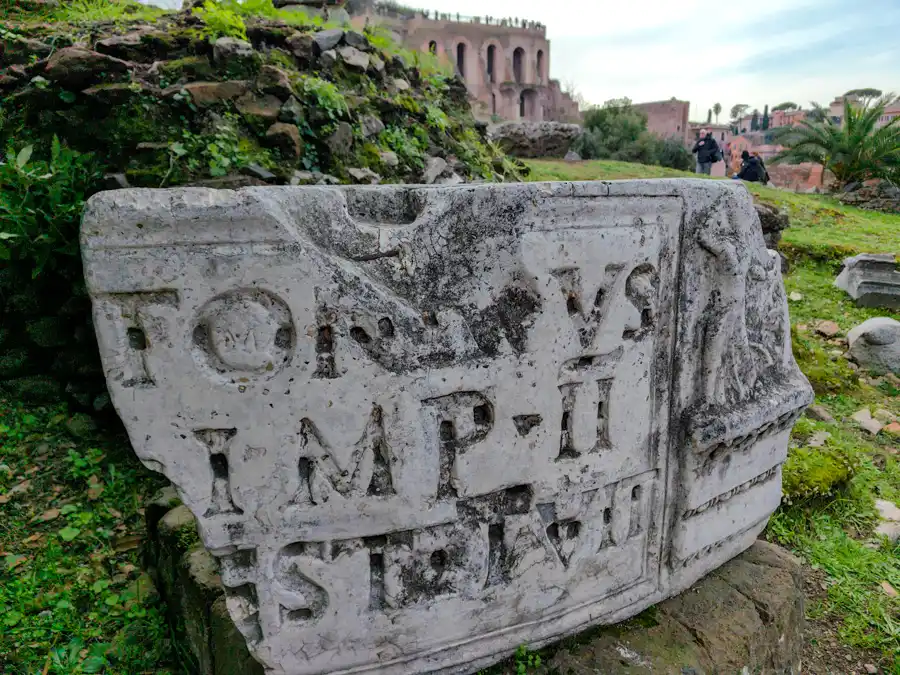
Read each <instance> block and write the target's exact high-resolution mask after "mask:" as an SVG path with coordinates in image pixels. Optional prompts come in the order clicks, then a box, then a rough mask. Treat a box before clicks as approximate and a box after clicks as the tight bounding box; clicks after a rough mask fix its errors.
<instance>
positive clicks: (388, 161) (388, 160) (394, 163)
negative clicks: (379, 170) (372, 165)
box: [378, 150, 400, 169]
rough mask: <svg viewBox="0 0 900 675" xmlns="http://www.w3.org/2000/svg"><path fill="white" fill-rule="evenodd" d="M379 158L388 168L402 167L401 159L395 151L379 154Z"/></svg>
mask: <svg viewBox="0 0 900 675" xmlns="http://www.w3.org/2000/svg"><path fill="white" fill-rule="evenodd" d="M378 156H379V157H380V158H381V163H382V164H384V165H385V166H386V167H388V168H391V169H393V168H396V167H398V166H400V158H399V157H398V156H397V153H396V152H394V151H393V150H384V151H383V152H379V153H378Z"/></svg>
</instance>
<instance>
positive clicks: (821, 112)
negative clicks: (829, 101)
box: [806, 101, 828, 122]
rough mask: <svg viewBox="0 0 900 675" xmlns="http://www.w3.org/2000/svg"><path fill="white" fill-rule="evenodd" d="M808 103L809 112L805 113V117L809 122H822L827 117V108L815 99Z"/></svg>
mask: <svg viewBox="0 0 900 675" xmlns="http://www.w3.org/2000/svg"><path fill="white" fill-rule="evenodd" d="M809 105H810V109H809V112H807V113H806V119H808V120H809V121H810V122H824V121H825V120H827V119H828V108H825V107H824V106H822V105H820V104H818V103H816V102H815V101H810V102H809Z"/></svg>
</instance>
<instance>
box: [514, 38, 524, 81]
mask: <svg viewBox="0 0 900 675" xmlns="http://www.w3.org/2000/svg"><path fill="white" fill-rule="evenodd" d="M524 67H525V50H524V49H522V48H521V47H516V50H515V51H514V52H513V77H514V78H515V80H516V82H518V83H520V84H521V83H522V76H523V69H524Z"/></svg>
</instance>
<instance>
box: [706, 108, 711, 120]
mask: <svg viewBox="0 0 900 675" xmlns="http://www.w3.org/2000/svg"><path fill="white" fill-rule="evenodd" d="M706 123H707V124H712V108H710V109H709V110H707V111H706Z"/></svg>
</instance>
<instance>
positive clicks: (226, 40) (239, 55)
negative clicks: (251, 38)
mask: <svg viewBox="0 0 900 675" xmlns="http://www.w3.org/2000/svg"><path fill="white" fill-rule="evenodd" d="M256 58H257V55H256V50H255V49H253V45H252V44H250V43H249V42H247V41H246V40H239V39H238V38H233V37H220V38H219V39H217V40H216V41H215V43H214V44H213V61H215V63H216V64H219V65H225V64H228V63H231V62H235V61H236V62H246V61H248V60H255V59H256Z"/></svg>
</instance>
